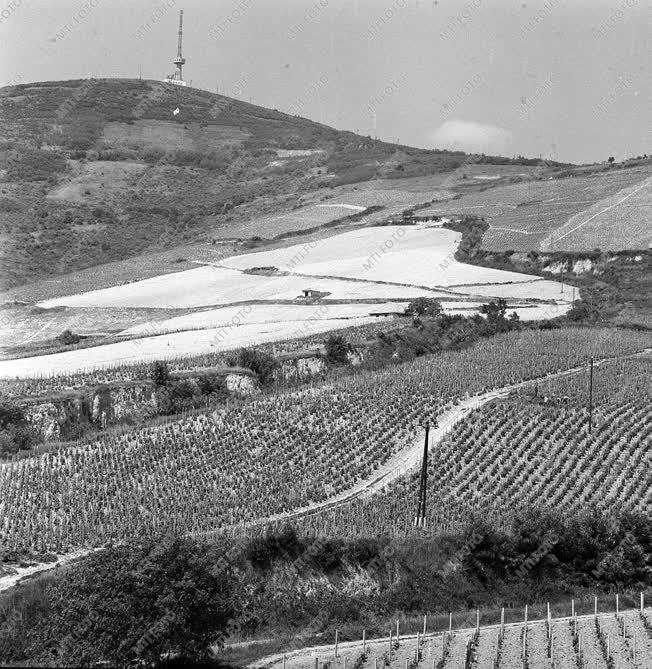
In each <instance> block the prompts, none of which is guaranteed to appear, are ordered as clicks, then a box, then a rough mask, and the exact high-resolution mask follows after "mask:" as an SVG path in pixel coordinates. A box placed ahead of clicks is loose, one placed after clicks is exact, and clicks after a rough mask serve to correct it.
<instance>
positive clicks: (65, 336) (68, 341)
mask: <svg viewBox="0 0 652 669" xmlns="http://www.w3.org/2000/svg"><path fill="white" fill-rule="evenodd" d="M57 341H58V342H59V343H61V344H63V345H64V346H71V345H72V344H76V343H77V342H79V341H81V336H80V335H78V334H75V333H74V332H73V331H72V330H64V331H63V332H62V333H61V334H60V335H59V336H58V337H57Z"/></svg>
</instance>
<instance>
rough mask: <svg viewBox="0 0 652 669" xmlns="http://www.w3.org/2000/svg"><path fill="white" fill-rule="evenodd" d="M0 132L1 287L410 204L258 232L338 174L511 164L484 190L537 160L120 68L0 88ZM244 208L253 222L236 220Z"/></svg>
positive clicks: (517, 176)
mask: <svg viewBox="0 0 652 669" xmlns="http://www.w3.org/2000/svg"><path fill="white" fill-rule="evenodd" d="M0 135H1V136H2V137H3V138H4V139H3V140H2V141H1V142H0V225H1V228H0V234H1V235H2V240H3V242H4V243H3V255H2V258H1V260H0V262H1V263H2V272H1V275H2V285H1V286H0V287H1V288H4V289H6V288H10V287H15V286H20V285H23V284H25V283H27V282H32V281H35V280H37V279H40V278H46V277H48V276H52V275H59V274H64V273H68V272H70V271H73V270H78V269H84V268H88V267H93V266H95V265H98V264H101V263H107V262H110V261H115V260H122V259H125V258H130V257H133V256H136V255H138V254H141V253H148V252H150V251H157V250H158V251H160V250H167V249H170V248H173V247H175V246H179V245H183V244H188V243H194V242H207V241H208V242H210V241H211V240H212V239H215V238H216V237H217V238H221V239H233V238H235V239H249V238H251V237H266V238H273V237H275V236H277V235H279V234H283V233H289V232H292V231H293V230H295V229H301V228H306V227H308V228H310V227H319V225H323V224H324V223H331V222H332V220H334V219H337V218H338V217H346V216H349V215H352V213H353V212H355V211H358V212H359V211H362V210H364V209H365V208H367V207H369V206H376V207H377V208H378V209H380V208H382V207H383V206H384V205H386V204H387V202H388V200H391V203H392V204H395V205H397V206H398V210H400V208H401V206H405V204H404V201H405V202H407V204H408V205H409V204H410V198H409V197H408V198H406V197H403V199H401V198H400V197H399V198H396V197H390V198H384V199H383V198H382V197H380V196H378V198H377V199H376V198H373V197H372V198H367V200H364V199H363V200H361V201H360V202H361V204H358V205H347V206H348V207H349V210H348V211H347V210H346V209H344V210H342V209H339V210H336V209H331V210H329V211H328V212H327V211H325V210H324V209H322V210H316V209H315V210H314V211H313V212H312V213H311V215H310V216H308V217H307V218H305V220H304V219H303V218H302V219H301V220H300V221H299V222H297V220H296V218H297V217H296V216H295V217H294V220H287V221H282V222H281V225H280V227H279V225H278V221H276V222H275V226H274V228H273V229H272V230H268V229H267V223H266V219H265V218H264V217H265V216H269V215H276V214H278V213H279V212H290V213H291V212H293V210H295V209H297V208H298V207H300V206H301V205H306V204H311V203H313V202H317V201H321V200H324V199H328V198H329V197H332V193H336V192H338V189H341V188H346V187H349V189H350V188H351V187H350V185H351V184H375V185H374V186H373V187H374V188H377V187H378V184H379V183H382V184H390V186H387V185H385V186H383V188H385V189H387V188H389V189H394V188H396V187H397V186H398V185H399V184H402V183H408V182H410V183H411V182H414V181H415V180H418V179H419V178H422V177H427V176H432V175H442V174H450V173H452V172H453V171H454V170H456V169H458V168H460V166H465V165H468V164H472V165H473V166H475V167H477V166H478V165H487V166H490V165H502V166H504V167H505V169H512V170H515V172H514V175H510V176H504V175H503V176H500V177H497V181H492V182H491V183H489V182H483V184H482V185H483V187H484V188H486V187H489V186H490V187H495V186H497V185H501V184H505V183H511V182H513V181H514V180H516V181H520V180H522V179H523V178H528V172H529V171H530V170H534V169H539V170H540V169H541V166H542V164H541V162H540V161H539V160H530V159H524V158H519V159H515V160H513V159H508V158H501V157H492V156H474V157H472V158H470V157H469V156H467V155H466V154H464V153H462V152H450V151H438V150H424V149H415V148H411V147H407V146H402V145H397V144H389V143H386V142H382V141H379V140H374V139H372V138H371V137H363V136H360V135H356V134H355V133H352V132H347V131H340V130H335V129H333V128H330V127H328V126H326V125H322V124H319V123H315V122H313V121H310V120H308V119H305V118H301V117H298V116H290V115H288V114H283V113H281V112H278V111H275V110H271V109H266V108H264V107H259V106H256V105H253V104H249V103H246V102H243V101H240V100H236V99H232V98H228V97H225V96H222V95H217V94H214V93H210V92H208V91H203V90H199V89H196V88H181V87H173V86H170V85H167V84H164V83H161V82H156V81H141V80H134V79H90V80H75V81H60V82H42V83H30V84H21V85H16V86H11V87H6V88H3V89H1V90H0ZM514 166H517V167H518V169H516V167H514ZM555 167H559V165H558V164H553V163H545V164H544V165H543V169H551V168H555ZM538 178H541V177H540V174H539V175H538ZM412 185H413V184H412ZM475 185H476V186H478V185H480V184H479V183H476V184H475ZM434 186H436V180H435V182H433V184H429V185H428V187H434ZM408 190H410V188H408ZM467 190H468V188H467ZM451 195H452V194H451ZM328 206H331V205H328ZM254 217H263V219H262V223H260V225H258V224H256V225H251V224H249V223H248V222H249V221H251V220H252V218H254Z"/></svg>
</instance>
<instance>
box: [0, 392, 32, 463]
mask: <svg viewBox="0 0 652 669" xmlns="http://www.w3.org/2000/svg"><path fill="white" fill-rule="evenodd" d="M38 441H39V437H38V434H37V432H36V430H35V429H34V428H33V427H32V426H31V425H30V424H29V421H28V420H27V416H26V415H25V410H24V409H23V407H21V406H18V405H17V404H15V403H14V402H12V401H11V400H10V399H7V398H3V399H0V456H7V455H13V454H14V453H18V451H20V450H30V449H31V448H32V447H33V446H34V445H35V444H36V443H38Z"/></svg>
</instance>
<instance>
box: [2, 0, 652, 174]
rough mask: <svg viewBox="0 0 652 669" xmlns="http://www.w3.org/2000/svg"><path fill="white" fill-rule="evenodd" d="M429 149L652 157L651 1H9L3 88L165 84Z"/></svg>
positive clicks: (588, 158) (576, 157) (583, 158)
mask: <svg viewBox="0 0 652 669" xmlns="http://www.w3.org/2000/svg"><path fill="white" fill-rule="evenodd" d="M180 9H183V10H184V49H183V51H184V53H183V55H184V57H185V58H186V60H187V64H186V66H185V70H184V78H185V79H186V81H188V83H190V82H192V85H193V86H195V87H198V88H203V89H206V90H210V91H216V90H217V91H219V92H220V93H222V94H224V95H229V96H233V97H237V98H239V99H242V100H247V101H251V102H253V103H256V104H259V105H263V106H266V107H272V108H274V109H278V110H280V111H286V112H290V113H293V114H298V115H300V116H304V117H307V118H310V119H313V120H316V121H320V122H322V123H326V124H328V125H331V126H333V127H335V128H339V129H344V130H353V131H356V132H359V133H361V134H364V135H371V136H375V137H379V138H380V139H384V140H388V141H399V142H401V143H404V144H409V145H412V146H418V147H424V148H451V149H462V150H465V151H471V152H483V153H491V154H501V155H507V156H513V155H519V154H520V155H525V156H531V157H539V156H541V157H544V158H549V159H553V160H560V161H569V162H576V163H582V162H593V161H602V160H606V158H607V157H608V156H612V155H613V156H615V157H616V159H622V158H625V157H628V156H632V155H634V156H635V155H640V154H643V153H647V154H650V153H652V134H651V133H650V124H649V110H650V109H652V96H651V93H650V82H651V80H652V77H651V76H650V71H649V61H650V54H651V53H652V39H651V37H650V36H651V35H652V21H651V14H652V2H650V0H565V1H564V0H541V1H537V2H534V1H532V0H513V1H508V0H457V1H453V0H210V1H209V0H79V1H73V0H0V86H5V85H10V84H14V83H27V82H33V81H48V80H64V79H78V78H86V77H126V78H134V77H138V76H139V73H142V77H143V78H148V79H161V78H162V77H164V76H165V75H166V74H169V73H171V72H172V71H173V70H174V66H173V64H172V60H173V59H174V57H175V56H176V40H177V26H178V14H179V10H180Z"/></svg>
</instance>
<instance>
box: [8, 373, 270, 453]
mask: <svg viewBox="0 0 652 669" xmlns="http://www.w3.org/2000/svg"><path fill="white" fill-rule="evenodd" d="M220 375H221V376H223V377H224V379H225V381H226V386H227V389H228V390H229V392H231V393H234V394H239V395H251V394H255V393H258V392H260V388H259V385H258V380H257V379H256V376H255V375H254V374H252V373H251V372H249V373H245V371H244V370H243V371H242V372H238V371H235V370H223V371H222V372H220ZM191 380H193V379H191ZM194 380H195V381H196V379H194ZM21 404H22V405H23V406H24V407H25V412H26V415H27V419H28V420H29V421H30V423H31V424H32V425H33V426H34V427H35V428H36V429H37V431H38V432H39V434H40V435H41V437H42V439H43V440H44V441H61V440H66V439H74V438H75V437H76V435H78V434H79V433H80V432H81V431H82V429H83V428H84V426H89V425H94V426H96V427H98V428H101V429H103V428H105V427H107V426H108V425H112V424H114V423H119V422H121V421H125V420H131V421H135V422H139V421H142V420H145V419H147V418H150V417H152V416H155V415H156V414H157V412H158V408H159V406H158V397H157V393H156V386H155V385H154V383H153V382H152V381H150V380H143V381H130V382H124V383H122V382H116V383H111V384H105V385H101V386H96V387H94V388H80V389H78V390H71V391H69V392H66V393H58V394H57V395H51V396H47V397H40V398H39V397H35V398H25V399H23V400H22V401H21Z"/></svg>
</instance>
